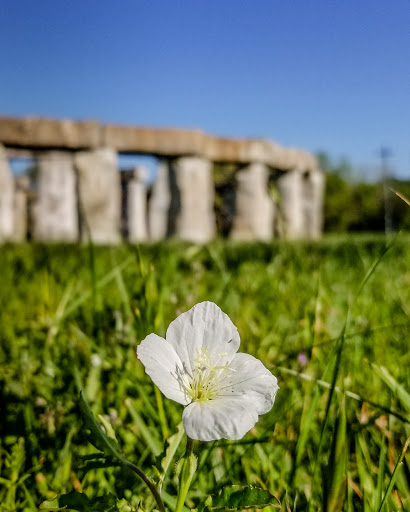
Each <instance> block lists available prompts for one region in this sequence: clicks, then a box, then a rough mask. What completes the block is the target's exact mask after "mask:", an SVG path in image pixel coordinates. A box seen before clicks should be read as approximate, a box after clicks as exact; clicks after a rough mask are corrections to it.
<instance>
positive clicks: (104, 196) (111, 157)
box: [75, 148, 121, 244]
mask: <svg viewBox="0 0 410 512" xmlns="http://www.w3.org/2000/svg"><path fill="white" fill-rule="evenodd" d="M75 166H76V169H77V172H78V191H79V203H80V219H81V238H82V239H83V240H88V238H89V237H91V240H92V241H93V243H95V244H113V243H118V242H119V241H120V240H121V235H120V221H121V181H120V174H119V170H118V165H117V153H116V151H115V150H114V149H112V148H99V149H96V150H94V151H81V152H79V153H76V155H75Z"/></svg>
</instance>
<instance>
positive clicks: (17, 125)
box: [0, 118, 317, 170]
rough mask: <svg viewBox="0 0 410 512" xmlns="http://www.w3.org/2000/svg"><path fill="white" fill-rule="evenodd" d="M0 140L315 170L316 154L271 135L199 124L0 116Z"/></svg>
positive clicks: (16, 144) (11, 143)
mask: <svg viewBox="0 0 410 512" xmlns="http://www.w3.org/2000/svg"><path fill="white" fill-rule="evenodd" d="M0 142H3V144H5V145H6V146H10V147H12V148H15V147H26V148H49V149H51V148H55V149H62V148H66V149H73V150H74V149H75V150H81V149H85V148H96V147H99V146H106V147H112V148H115V149H116V150H117V151H121V152H124V153H147V154H152V155H157V156H159V157H166V158H173V157H179V156H200V157H203V158H207V159H209V160H212V161H214V162H236V163H239V164H247V163H251V162H254V161H257V162H261V163H264V164H266V165H268V166H270V167H272V168H276V169H282V170H287V169H293V168H296V167H298V168H303V169H304V170H313V169H315V168H316V167H317V162H316V159H315V158H314V157H313V156H312V155H310V154H309V153H307V152H305V151H301V150H299V149H292V148H285V147H282V146H279V145H278V144H275V143H273V142H271V141H269V140H259V139H228V138H221V137H214V136H211V135H207V134H205V133H203V132H202V131H200V130H179V129H165V128H145V127H135V126H120V125H111V124H109V125H102V124H99V123H97V122H95V121H72V120H55V119H42V118H22V119H15V118H0Z"/></svg>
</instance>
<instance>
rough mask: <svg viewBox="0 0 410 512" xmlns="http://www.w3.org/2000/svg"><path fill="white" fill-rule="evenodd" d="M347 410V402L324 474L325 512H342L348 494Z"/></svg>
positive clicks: (339, 417) (341, 412) (341, 406)
mask: <svg viewBox="0 0 410 512" xmlns="http://www.w3.org/2000/svg"><path fill="white" fill-rule="evenodd" d="M347 453H348V446H347V440H346V409H345V400H344V399H343V400H342V403H341V405H340V411H339V416H338V418H337V422H336V426H335V432H334V435H333V442H332V447H331V451H330V457H329V462H328V464H327V467H326V468H325V469H324V474H323V510H324V511H325V512H340V511H341V510H342V509H343V504H344V500H345V494H346V484H347V474H346V469H347Z"/></svg>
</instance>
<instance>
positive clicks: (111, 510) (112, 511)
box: [39, 491, 119, 512]
mask: <svg viewBox="0 0 410 512" xmlns="http://www.w3.org/2000/svg"><path fill="white" fill-rule="evenodd" d="M117 503H118V500H117V497H116V496H114V494H112V493H107V494H104V495H103V496H96V497H95V498H93V499H91V500H90V498H89V497H88V496H87V495H86V494H84V493H82V492H76V491H71V492H69V493H68V494H60V495H59V496H57V497H56V498H54V499H53V500H46V501H43V503H42V504H41V505H40V507H39V510H50V511H51V510H55V511H57V510H76V511H77V512H118V511H119V508H118V506H117Z"/></svg>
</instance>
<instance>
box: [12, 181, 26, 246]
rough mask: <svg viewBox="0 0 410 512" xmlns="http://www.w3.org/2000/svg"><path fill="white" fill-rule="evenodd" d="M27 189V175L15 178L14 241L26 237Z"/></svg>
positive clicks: (21, 240)
mask: <svg viewBox="0 0 410 512" xmlns="http://www.w3.org/2000/svg"><path fill="white" fill-rule="evenodd" d="M28 191H29V178H28V176H19V177H18V178H16V179H15V192H14V233H13V240H14V241H15V242H24V241H25V240H26V239H27V213H28V212H27V194H28Z"/></svg>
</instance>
